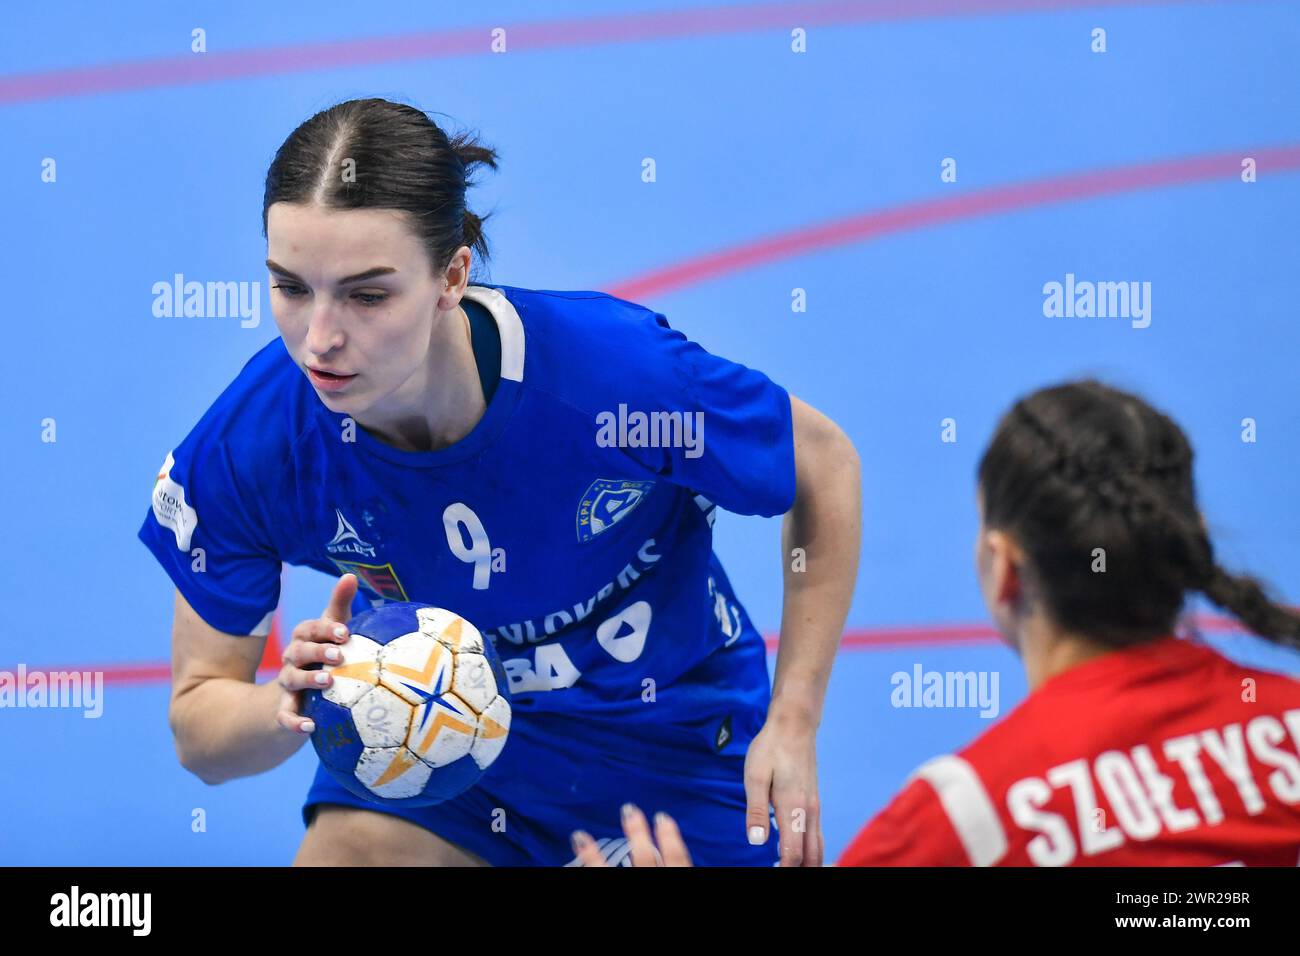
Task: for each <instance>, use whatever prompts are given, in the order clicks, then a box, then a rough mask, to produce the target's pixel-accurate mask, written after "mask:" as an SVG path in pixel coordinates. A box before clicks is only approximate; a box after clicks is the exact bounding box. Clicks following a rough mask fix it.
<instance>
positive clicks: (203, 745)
mask: <svg viewBox="0 0 1300 956" xmlns="http://www.w3.org/2000/svg"><path fill="white" fill-rule="evenodd" d="M280 695H281V689H280V687H279V686H278V685H277V684H276V683H275V682H274V681H271V682H270V683H266V684H252V683H249V682H247V681H241V680H234V679H232V678H225V677H214V678H210V679H208V680H205V681H203V682H202V683H200V684H197V685H195V686H194V687H193V688H192V689H191V690H189V691H187V692H186V693H185V694H183V695H181V696H180V697H178V698H177V700H176V703H175V704H174V705H173V716H172V732H173V734H174V736H175V738H176V752H177V754H178V755H179V756H180V758H181V763H182V764H183V765H184V766H185V767H186V769H188V770H190V771H191V772H193V773H194V774H196V775H197V776H198V777H200V778H201V779H202V780H203V781H205V782H206V783H223V782H225V781H227V780H233V779H235V778H237V777H248V776H252V775H253V774H258V773H262V772H263V771H266V770H270V769H271V768H273V767H277V766H279V765H280V764H282V763H283V762H284V761H285V760H287V759H288V758H289V757H290V756H292V755H293V754H294V753H295V752H296V751H297V749H298V748H299V747H301V746H302V744H303V741H304V740H305V739H306V738H305V737H303V736H301V735H298V734H295V733H293V732H290V731H286V730H285V729H284V728H282V727H280V726H279V724H277V722H276V719H275V715H276V712H277V710H278V709H279V702H280Z"/></svg>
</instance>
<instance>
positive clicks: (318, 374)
mask: <svg viewBox="0 0 1300 956" xmlns="http://www.w3.org/2000/svg"><path fill="white" fill-rule="evenodd" d="M307 376H308V377H309V378H310V379H311V382H312V384H313V385H315V386H316V387H317V388H319V389H322V390H323V391H327V392H336V391H338V390H339V389H342V388H346V387H347V385H348V383H349V382H351V381H352V380H353V379H354V378H356V377H357V376H356V373H353V374H350V375H349V374H346V373H344V372H335V371H330V370H327V369H320V368H316V367H315V366H312V365H308V366H307Z"/></svg>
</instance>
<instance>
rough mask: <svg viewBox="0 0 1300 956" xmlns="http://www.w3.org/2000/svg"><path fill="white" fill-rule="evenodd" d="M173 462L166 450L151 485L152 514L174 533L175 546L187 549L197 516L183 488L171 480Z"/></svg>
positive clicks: (197, 520) (195, 525)
mask: <svg viewBox="0 0 1300 956" xmlns="http://www.w3.org/2000/svg"><path fill="white" fill-rule="evenodd" d="M174 464H176V461H175V459H174V458H172V453H171V452H168V453H167V458H166V460H165V461H164V462H163V464H162V468H160V469H159V470H158V478H157V479H156V480H155V481H154V485H153V516H154V518H155V519H156V520H157V521H158V523H159V524H160V525H162V526H163V527H164V528H169V529H170V530H171V532H172V534H174V535H176V547H178V548H180V549H181V550H182V551H189V550H190V538H192V537H193V536H194V529H195V528H197V527H198V526H199V516H198V513H197V512H196V511H195V510H194V509H193V508H191V507H190V506H189V505H188V504H186V503H185V489H184V488H182V487H181V486H180V485H179V484H178V483H176V482H175V481H173V480H172V465H174Z"/></svg>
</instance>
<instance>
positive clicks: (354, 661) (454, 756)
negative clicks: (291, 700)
mask: <svg viewBox="0 0 1300 956" xmlns="http://www.w3.org/2000/svg"><path fill="white" fill-rule="evenodd" d="M348 631H349V636H348V641H347V643H346V644H342V645H340V649H341V650H342V652H343V659H342V661H341V662H339V663H337V664H326V665H324V668H325V670H327V671H328V672H329V673H330V674H332V675H333V678H334V682H333V683H332V684H331V685H330V686H329V687H327V688H325V689H324V690H315V689H313V690H307V691H304V692H303V708H302V714H303V716H304V717H309V718H311V719H312V720H313V721H315V722H316V730H315V732H313V734H312V738H311V739H312V743H313V744H314V745H315V747H316V753H317V754H318V755H319V756H320V759H321V763H322V764H324V766H325V768H326V770H327V771H328V772H329V773H330V774H331V775H333V776H334V777H335V779H337V780H338V781H339V783H341V784H342V785H343V786H344V787H346V788H347V789H348V790H349V791H351V792H352V793H354V794H357V795H358V796H360V797H363V798H365V799H367V800H372V801H374V802H375V803H381V804H387V805H390V806H406V807H426V806H431V805H433V804H436V803H442V802H443V801H444V800H450V799H451V798H452V797H455V796H456V795H457V794H460V793H463V792H464V791H466V790H468V789H469V788H470V787H472V786H473V785H474V784H475V783H477V782H478V779H479V777H481V776H482V775H483V773H484V771H485V770H487V768H488V767H489V766H491V764H492V762H493V761H494V760H496V759H497V757H498V755H500V753H501V749H502V747H504V746H505V743H506V738H507V737H508V736H509V733H510V698H509V690H508V684H507V682H506V676H505V671H504V669H503V668H502V666H501V658H500V657H498V656H497V652H496V648H494V647H493V646H492V643H491V642H490V641H485V640H484V639H483V636H482V635H481V634H480V633H479V632H478V629H477V628H475V627H474V625H473V624H471V623H470V622H469V621H467V620H465V619H464V618H463V617H461V616H460V615H458V614H455V613H453V612H451V611H448V610H444V609H443V608H438V607H430V606H429V605H427V604H413V603H395V604H384V605H381V606H380V607H377V608H374V609H373V610H369V611H363V612H362V613H361V614H358V615H357V616H356V617H354V618H353V619H352V620H351V621H350V622H348Z"/></svg>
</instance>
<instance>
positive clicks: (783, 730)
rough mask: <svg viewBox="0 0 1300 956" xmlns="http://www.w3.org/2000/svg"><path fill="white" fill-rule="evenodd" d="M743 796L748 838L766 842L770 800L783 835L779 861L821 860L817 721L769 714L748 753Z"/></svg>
mask: <svg viewBox="0 0 1300 956" xmlns="http://www.w3.org/2000/svg"><path fill="white" fill-rule="evenodd" d="M745 797H746V800H745V802H746V803H747V804H748V807H747V809H746V811H745V832H746V835H747V836H748V837H749V842H750V843H759V844H762V843H766V842H767V839H768V832H767V828H768V807H769V806H771V807H772V809H774V810H775V811H776V827H777V832H779V833H780V835H781V865H782V866H821V865H822V856H823V853H822V848H823V841H822V820H821V803H820V801H819V799H818V796H817V728H816V727H815V726H813V725H809V724H805V723H802V722H800V721H788V720H781V719H774V718H773V715H772V714H770V713H769V714H768V720H767V723H765V724H764V725H763V729H762V730H760V731H759V733H758V736H756V737H755V738H754V739H753V741H752V742H751V743H750V745H749V752H748V753H747V754H746V755H745Z"/></svg>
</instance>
